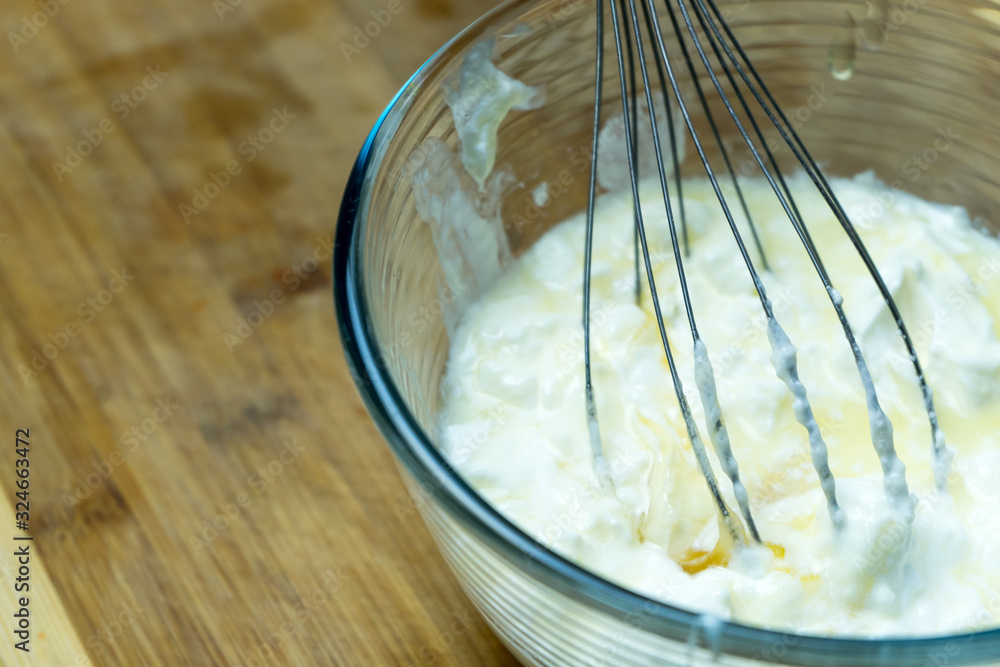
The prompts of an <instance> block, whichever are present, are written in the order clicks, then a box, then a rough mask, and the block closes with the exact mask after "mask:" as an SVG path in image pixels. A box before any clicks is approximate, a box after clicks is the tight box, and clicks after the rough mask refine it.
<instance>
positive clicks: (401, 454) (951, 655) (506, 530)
mask: <svg viewBox="0 0 1000 667" xmlns="http://www.w3.org/2000/svg"><path fill="white" fill-rule="evenodd" d="M544 1H545V0H505V1H504V2H501V3H500V4H498V5H497V6H496V7H494V8H493V9H491V10H490V11H489V12H487V13H486V14H484V15H483V16H482V17H480V18H479V19H477V20H476V21H474V22H473V23H471V24H470V25H469V26H468V27H466V28H465V29H464V30H462V31H461V32H459V33H458V34H457V35H456V36H454V37H453V38H452V39H451V40H449V41H448V42H447V43H446V44H445V45H444V46H442V47H441V48H440V49H438V50H437V51H436V52H435V53H434V54H433V55H432V56H431V57H430V58H429V59H428V60H427V61H426V62H425V63H424V64H423V65H421V67H420V68H419V69H417V71H416V72H415V73H414V74H413V75H412V76H411V77H410V78H409V79H408V80H407V81H406V83H405V84H404V85H403V86H402V87H401V88H400V89H399V91H398V92H397V93H396V94H395V96H394V97H393V98H392V100H391V101H390V102H389V104H388V105H387V106H386V108H385V109H384V110H383V111H382V113H381V114H380V116H379V118H378V120H377V121H376V122H375V125H374V127H373V128H372V130H371V132H370V133H369V134H368V136H367V138H366V139H365V141H364V144H363V145H362V147H361V149H360V151H359V153H358V157H357V159H356V161H355V163H354V166H353V168H352V170H351V173H350V175H349V177H348V181H347V185H346V187H345V189H344V195H343V198H342V200H341V206H340V211H339V214H338V221H337V228H336V233H335V243H334V252H333V258H332V275H333V297H334V306H335V310H336V313H337V322H338V330H339V333H340V340H341V345H342V347H343V352H344V355H345V357H346V359H347V364H348V368H349V371H350V373H351V375H352V379H353V380H354V384H355V386H356V387H357V389H358V392H359V394H360V396H361V398H362V400H363V402H364V404H365V406H366V408H367V410H368V412H369V414H370V415H371V417H372V419H373V421H374V422H375V424H376V426H377V427H378V429H379V431H380V432H381V434H382V436H383V437H384V438H385V439H386V441H387V442H388V444H389V446H390V447H391V449H392V451H393V453H394V455H395V457H396V459H397V461H398V462H400V463H402V464H403V465H404V466H405V467H406V469H407V471H408V472H409V473H410V474H411V475H413V477H414V479H415V480H416V481H417V482H418V483H419V484H420V485H421V488H422V490H423V491H424V492H426V493H427V494H428V495H429V496H431V497H432V498H433V499H434V500H435V501H436V502H437V503H438V504H440V505H441V506H442V507H443V508H444V509H445V510H446V511H447V512H448V514H449V515H450V516H451V517H452V518H453V519H454V520H456V521H457V522H458V523H459V524H461V525H462V526H463V527H464V528H465V529H467V530H469V531H470V532H472V533H473V534H474V535H475V536H476V537H477V538H478V539H479V540H481V541H482V542H483V543H484V544H485V545H486V546H487V547H488V548H490V549H491V550H492V551H494V552H495V553H497V554H499V555H500V556H501V557H502V558H503V559H504V560H505V561H506V563H507V564H508V565H510V566H512V567H515V568H517V569H519V570H521V571H523V572H524V573H525V574H526V575H527V576H529V577H531V578H533V579H535V580H537V581H539V582H540V583H541V584H543V585H545V586H546V587H548V588H551V589H554V590H556V591H558V592H560V593H562V594H564V595H566V596H567V597H569V598H570V599H572V600H574V601H576V602H579V603H581V604H583V605H585V606H587V607H589V608H590V609H593V610H596V611H598V612H601V613H604V614H607V615H609V616H611V617H612V618H614V619H616V620H618V621H621V622H628V619H629V618H634V617H636V616H637V614H641V615H642V617H643V618H642V624H641V626H639V627H638V629H640V630H642V631H646V632H650V633H652V634H656V635H658V636H660V637H662V638H665V639H668V640H671V641H674V642H679V643H681V644H684V643H687V642H689V641H690V640H691V637H692V630H693V629H694V628H696V627H698V624H699V623H700V620H699V618H700V617H701V616H702V614H700V613H698V612H694V611H689V610H686V609H683V608H681V607H675V606H673V605H670V604H666V603H663V602H660V601H657V600H654V599H652V598H649V597H646V596H644V595H642V594H640V593H636V592H634V591H631V590H629V589H626V588H624V587H622V586H619V585H617V584H614V583H612V582H610V581H608V580H606V579H604V578H602V577H600V576H599V575H597V574H595V573H592V572H590V571H589V570H586V569H585V568H583V567H581V566H579V565H577V564H575V563H573V562H571V561H569V560H567V559H566V558H564V557H562V556H560V555H559V554H557V553H555V552H554V551H551V550H549V549H548V548H547V547H545V546H544V545H542V544H541V543H539V542H537V541H536V540H535V539H534V538H532V537H531V536H530V535H528V534H527V533H525V532H524V531H523V530H521V529H520V528H518V527H517V526H516V525H515V524H514V523H513V522H511V521H510V520H509V519H507V518H506V517H504V516H503V515H502V514H500V512H499V511H498V510H496V509H495V508H493V507H492V506H491V505H490V504H489V503H488V502H487V501H486V500H485V499H484V498H482V497H481V496H480V495H479V494H478V493H477V492H476V491H475V490H474V489H473V488H472V487H471V486H470V485H469V484H468V483H466V482H465V481H464V479H462V477H461V476H460V475H459V473H458V472H457V471H456V470H455V469H454V468H453V467H452V466H451V465H450V464H449V463H448V461H447V460H446V459H445V457H444V456H443V454H442V453H441V452H440V451H439V450H438V448H437V447H436V446H435V445H434V444H433V442H432V441H431V439H430V437H429V436H428V434H427V433H426V432H425V431H424V430H423V428H422V427H421V426H420V424H419V423H418V422H417V420H416V418H415V417H414V416H413V414H412V413H411V412H410V411H409V410H408V409H407V407H406V403H405V401H404V400H403V398H402V394H401V393H400V391H399V390H398V388H397V387H396V385H395V382H394V381H393V379H392V377H391V376H390V375H389V374H388V373H387V372H386V369H387V365H386V364H385V362H384V360H383V358H382V355H381V352H380V351H379V349H378V343H377V337H376V335H375V329H374V325H373V323H372V321H371V319H370V318H369V316H368V306H367V300H366V297H365V291H364V276H363V272H362V271H363V267H362V263H361V250H360V244H361V243H362V241H361V239H362V233H361V232H362V231H363V229H364V224H365V220H364V219H362V216H363V214H364V213H365V212H366V207H365V203H366V199H365V197H366V196H367V195H368V194H369V192H368V191H369V187H368V185H369V183H370V182H371V180H372V177H373V176H376V175H377V174H378V172H379V168H380V167H381V163H382V156H383V155H384V151H381V150H379V149H380V148H382V147H384V146H385V145H387V144H388V143H389V142H391V140H392V138H393V136H394V134H395V129H396V126H397V125H398V122H399V120H400V119H401V118H402V117H403V115H405V113H406V112H407V111H408V110H409V109H410V108H411V106H412V104H413V102H414V99H415V97H416V92H417V90H418V88H419V87H420V84H421V82H422V81H423V79H424V78H426V77H427V75H428V73H429V72H430V71H431V70H432V69H434V68H435V67H436V66H437V65H439V64H441V63H442V62H444V61H446V60H447V58H448V57H451V56H452V55H455V54H453V53H452V52H453V51H456V52H457V50H458V48H459V47H460V46H461V45H463V44H465V43H471V42H473V41H475V40H476V39H478V38H479V37H482V36H485V35H486V34H487V31H488V28H489V27H490V26H491V24H492V23H493V22H494V21H495V20H496V19H498V18H500V17H501V16H503V15H505V14H514V13H516V12H518V11H520V10H522V9H527V8H529V7H532V6H534V5H536V4H539V3H540V2H544ZM553 1H554V0H553ZM602 5H603V1H602ZM640 610H641V611H640ZM721 623H722V627H723V629H722V631H721V633H720V634H721V640H720V641H718V642H713V643H709V640H708V638H707V637H700V638H697V637H696V639H699V642H700V644H701V645H702V646H704V647H706V648H710V649H712V650H714V651H718V652H721V653H722V654H724V655H731V656H734V657H740V658H745V659H751V660H766V659H769V658H767V656H768V655H770V656H771V657H772V658H777V659H779V660H781V662H780V663H777V664H782V665H800V666H803V667H811V666H816V667H822V666H830V667H834V666H836V665H845V664H850V665H857V666H859V667H867V666H872V667H875V666H876V665H890V664H891V665H899V666H900V667H911V666H912V667H918V666H920V667H923V666H925V665H937V664H944V663H938V662H934V661H933V657H932V655H933V656H941V659H943V660H945V661H946V662H947V663H948V664H952V665H975V664H984V662H986V661H989V660H996V659H997V658H1000V628H996V629H992V630H983V631H978V632H971V633H963V634H957V635H941V636H934V637H884V638H883V637H878V638H862V637H824V636H816V635H803V634H797V633H790V632H782V631H777V630H768V629H765V628H759V627H755V626H751V625H745V624H742V623H739V622H736V621H730V620H722V621H721ZM632 627H635V626H632ZM698 634H699V635H704V634H705V633H698ZM702 640H703V641H702ZM779 646H780V647H783V648H782V650H781V652H780V654H779V652H778V651H777V649H776V647H779Z"/></svg>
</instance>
